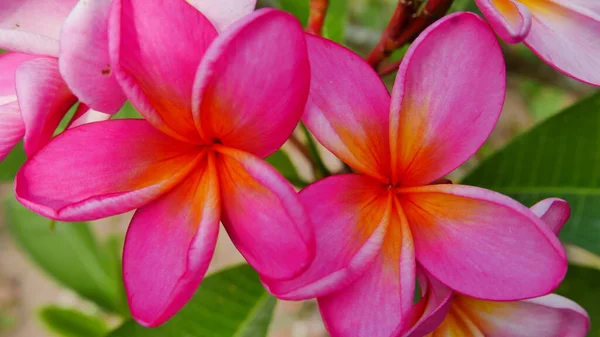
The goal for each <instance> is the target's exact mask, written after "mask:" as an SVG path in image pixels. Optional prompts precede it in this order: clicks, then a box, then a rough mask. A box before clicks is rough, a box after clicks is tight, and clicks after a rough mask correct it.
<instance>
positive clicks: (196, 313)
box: [108, 265, 275, 337]
mask: <svg viewBox="0 0 600 337" xmlns="http://www.w3.org/2000/svg"><path fill="white" fill-rule="evenodd" d="M274 307H275V298H273V297H271V296H270V295H269V294H267V292H266V291H265V290H264V288H263V287H262V285H261V283H260V281H259V279H258V275H257V274H256V272H255V271H254V270H253V269H252V268H250V267H249V266H247V265H243V266H238V267H234V268H230V269H227V270H224V271H221V272H218V273H216V274H212V275H210V276H209V277H207V278H206V279H205V280H204V281H203V282H202V285H201V286H200V289H199V290H198V292H197V293H196V295H195V296H194V297H193V298H192V300H191V301H190V302H189V303H188V305H187V306H186V307H185V308H184V309H183V310H181V312H179V313H178V314H177V315H175V316H174V317H173V318H172V319H171V320H169V321H168V322H167V323H166V324H164V325H162V326H160V327H158V328H155V329H146V328H144V327H142V326H140V325H138V324H137V323H135V322H133V321H130V322H127V323H125V324H124V325H123V326H121V327H120V328H119V329H117V330H116V331H114V332H113V333H111V334H110V335H108V337H196V336H197V337H228V336H230V337H263V336H266V334H267V330H268V328H269V324H270V322H271V318H272V314H273V308H274Z"/></svg>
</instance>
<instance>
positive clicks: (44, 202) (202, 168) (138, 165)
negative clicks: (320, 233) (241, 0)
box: [15, 0, 314, 326]
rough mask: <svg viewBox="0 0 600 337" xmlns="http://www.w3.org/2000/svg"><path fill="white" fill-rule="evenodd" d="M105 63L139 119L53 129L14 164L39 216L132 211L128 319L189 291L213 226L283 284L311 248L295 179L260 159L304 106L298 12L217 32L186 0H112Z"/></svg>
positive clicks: (156, 315) (208, 250) (70, 217)
mask: <svg viewBox="0 0 600 337" xmlns="http://www.w3.org/2000/svg"><path fill="white" fill-rule="evenodd" d="M109 45H110V55H111V61H112V62H111V67H112V69H113V72H114V73H115V76H116V78H117V80H118V81H119V83H120V85H121V87H122V88H123V91H124V92H125V94H126V95H127V98H128V99H129V100H130V101H131V102H132V103H133V104H134V105H135V106H136V107H137V109H138V110H139V111H140V113H141V114H142V115H143V116H144V117H146V120H136V119H132V120H113V121H103V122H97V123H92V124H86V125H83V126H80V127H77V128H74V129H71V130H68V131H67V132H65V133H63V134H61V135H60V136H58V137H57V138H56V139H55V140H53V141H52V142H51V143H50V144H48V145H47V146H46V147H45V148H44V149H42V150H41V151H40V152H38V153H37V154H36V155H35V156H33V157H32V158H31V159H30V160H29V161H28V162H27V163H26V164H25V165H24V166H23V168H22V169H21V171H20V172H19V173H18V176H17V181H16V186H15V191H16V195H17V198H18V199H19V201H21V202H22V203H23V204H24V205H26V206H27V207H29V208H30V209H32V210H33V211H35V212H37V213H40V214H42V215H45V216H46V217H49V218H52V219H58V220H67V221H80V220H92V219H98V218H103V217H106V216H110V215H114V214H118V213H123V212H127V211H130V210H134V209H137V211H136V212H135V215H134V216H133V219H132V221H131V224H130V226H129V229H128V232H127V237H126V240H125V248H124V253H123V275H124V281H125V288H126V290H127V295H128V299H129V305H130V308H131V311H132V314H133V317H134V318H135V319H136V320H137V321H138V322H140V323H141V324H143V325H146V326H156V325H159V324H161V323H162V322H164V321H165V320H167V319H168V318H169V317H171V316H172V315H173V314H175V313H176V312H177V311H178V310H179V309H180V308H181V307H182V306H183V305H184V304H185V303H186V302H187V301H188V300H189V298H190V297H191V296H192V295H193V293H194V292H195V290H196V289H197V287H198V285H199V284H200V283H201V281H202V279H203V277H204V274H205V272H206V270H207V268H208V265H209V263H210V260H211V257H212V254H213V251H214V249H215V244H216V240H217V234H218V231H219V222H220V221H221V222H222V223H223V225H224V227H225V229H226V230H227V232H228V234H229V236H230V238H231V240H232V241H233V243H234V244H235V245H236V247H237V248H238V250H239V251H240V252H241V254H242V255H243V256H244V257H245V258H246V260H247V261H248V263H249V264H250V265H252V266H253V267H254V268H255V269H256V270H257V271H258V272H259V273H260V274H261V276H262V277H263V278H265V279H273V280H285V279H291V278H293V277H295V276H297V275H299V274H300V273H302V272H303V271H304V270H305V269H306V268H307V267H308V265H309V264H310V263H311V261H312V259H313V257H314V237H313V232H312V231H311V227H310V226H309V225H308V220H307V217H306V215H305V211H304V207H303V206H302V204H301V203H300V200H299V198H298V195H297V193H296V191H295V190H294V188H293V187H292V186H291V185H290V184H289V183H288V182H287V181H286V180H285V179H284V178H283V177H282V176H281V175H280V174H279V173H277V171H275V169H273V168H272V167H271V166H269V165H268V164H267V163H265V162H264V161H263V160H261V159H260V158H261V157H265V156H267V155H269V154H271V153H273V152H274V151H276V150H277V149H278V148H279V147H280V146H281V145H282V144H283V143H284V142H285V140H286V139H287V138H288V137H289V135H290V134H291V132H292V131H293V130H294V128H295V126H296V124H297V123H298V121H299V120H300V117H301V116H302V113H303V108H304V104H305V102H306V99H307V96H308V91H309V81H310V66H309V61H308V55H307V48H306V42H305V38H304V33H303V32H302V27H301V26H300V23H299V22H298V20H296V19H295V18H294V17H293V16H291V15H290V14H287V13H285V12H281V11H276V10H261V11H257V12H254V13H252V14H250V15H248V16H246V17H244V18H242V19H241V20H239V21H237V22H236V23H234V24H232V25H231V26H229V27H227V28H226V29H224V30H223V31H222V33H221V34H218V33H217V30H216V29H215V28H214V27H213V25H212V24H211V22H209V21H208V20H207V19H206V18H205V16H204V15H202V13H201V12H199V11H198V10H196V9H195V8H194V7H192V6H191V5H189V4H188V3H186V2H185V1H161V0H145V1H136V0H116V1H113V5H112V8H111V11H110V19H109Z"/></svg>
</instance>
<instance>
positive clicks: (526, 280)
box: [263, 13, 567, 337]
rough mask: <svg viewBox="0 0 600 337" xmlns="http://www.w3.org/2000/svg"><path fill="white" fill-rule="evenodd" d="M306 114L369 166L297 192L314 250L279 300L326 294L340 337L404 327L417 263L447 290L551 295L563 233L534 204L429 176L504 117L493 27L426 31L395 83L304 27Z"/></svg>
mask: <svg viewBox="0 0 600 337" xmlns="http://www.w3.org/2000/svg"><path fill="white" fill-rule="evenodd" d="M307 41H308V50H309V58H310V63H311V74H312V77H311V89H310V95H309V100H308V103H307V107H306V110H305V115H304V117H303V121H304V123H305V124H306V125H307V127H308V128H309V129H310V130H311V131H312V132H313V133H314V135H315V136H316V137H317V139H318V140H319V141H320V142H321V143H322V144H323V145H324V146H325V147H327V148H328V149H329V150H330V151H332V152H333V153H334V154H335V155H336V156H337V157H339V158H340V159H342V160H343V161H345V162H346V163H347V164H348V165H350V166H351V167H352V168H354V169H355V170H356V171H358V172H359V173H356V174H346V175H337V176H332V177H329V178H326V179H323V180H321V181H318V182H316V183H315V184H312V185H310V186H309V187H307V188H306V189H304V190H303V191H302V192H301V193H300V198H301V200H302V202H303V203H304V205H305V206H306V208H307V212H308V213H309V217H310V219H311V222H312V223H313V224H314V230H315V235H316V240H317V252H316V257H315V261H314V262H313V263H312V265H311V266H310V268H309V269H307V271H306V272H305V273H304V274H302V275H301V276H300V277H298V278H296V279H294V280H291V281H285V282H280V281H272V280H266V279H264V280H263V283H264V284H265V285H266V286H267V288H268V289H269V290H270V291H271V292H272V293H273V294H275V295H276V296H278V297H281V298H283V299H293V300H298V299H305V298H311V297H318V303H319V308H320V310H321V314H322V316H323V319H324V322H325V324H326V326H327V328H328V330H329V332H330V333H331V335H332V336H371V337H377V336H386V337H387V336H391V335H392V334H394V333H395V332H396V333H397V332H399V331H401V330H402V329H403V325H405V324H407V323H406V322H407V321H406V317H407V315H408V314H409V311H410V310H411V307H412V301H413V295H414V287H415V282H416V280H415V274H416V270H415V269H416V265H417V262H418V263H419V264H420V265H421V266H423V268H424V269H425V270H427V271H428V272H429V273H431V274H432V275H434V276H435V277H436V278H437V279H439V280H440V281H441V282H443V283H444V284H445V285H446V286H447V287H449V288H451V289H453V290H456V291H459V292H461V293H465V294H468V295H470V296H474V297H478V298H485V299H489V300H502V301H506V300H518V299H523V298H530V297H536V296H541V295H545V294H547V293H549V292H550V291H551V290H552V289H554V288H555V286H556V285H557V284H558V283H559V282H560V281H561V280H562V278H563V277H564V275H565V272H566V266H567V263H566V258H565V253H564V250H563V249H562V247H561V245H560V242H559V241H558V239H557V238H556V236H555V235H554V234H553V233H552V232H551V231H550V230H549V229H548V228H547V227H546V226H545V225H544V224H543V222H542V221H541V220H540V219H539V218H538V217H536V216H535V215H534V214H533V213H532V212H531V211H530V210H529V209H528V208H527V207H525V206H523V205H521V204H519V203H518V202H516V201H514V200H512V199H510V198H508V197H506V196H503V195H501V194H498V193H495V192H492V191H488V190H485V189H481V188H476V187H470V186H461V185H451V184H430V183H432V182H435V181H436V180H438V179H439V178H441V177H443V176H444V175H446V174H447V173H449V172H451V171H452V170H454V169H455V168H456V167H458V166H459V165H460V164H462V163H463V162H464V161H466V160H467V159H468V158H469V157H470V156H471V155H472V154H473V153H475V151H476V150H477V149H478V148H479V147H480V146H481V145H482V143H483V142H484V141H485V139H486V138H487V137H488V136H489V134H490V132H491V131H492V129H493V127H494V125H495V124H496V122H497V120H498V117H499V114H500V111H501V109H502V105H503V102H504V94H505V84H506V83H505V75H506V74H505V67H504V61H503V59H502V53H501V50H500V47H499V44H498V41H497V39H496V38H495V36H494V34H493V32H492V31H491V30H490V29H489V26H488V25H487V24H486V23H485V22H484V21H483V20H482V19H480V18H479V17H477V16H476V15H474V14H469V13H459V14H453V15H449V16H447V17H445V18H443V19H441V20H440V21H438V22H436V23H435V24H433V25H432V26H431V27H430V28H428V29H427V30H426V31H425V32H424V33H423V34H422V35H421V36H420V37H419V38H418V39H417V40H416V41H415V42H414V43H413V45H412V46H411V48H410V49H409V51H408V52H407V54H406V56H405V58H404V62H403V63H402V65H401V66H400V70H399V74H398V77H397V79H396V83H395V86H394V90H393V93H392V95H391V98H390V95H389V94H388V91H387V89H386V87H385V86H384V84H383V83H382V81H381V80H380V79H379V77H378V76H377V74H376V73H375V72H374V71H373V70H372V69H371V68H370V67H369V66H368V65H367V64H366V63H365V62H364V61H363V60H362V59H361V58H360V57H359V56H358V55H356V54H354V53H352V52H351V51H349V50H347V49H345V48H344V47H342V46H340V45H338V44H336V43H334V42H331V41H328V40H325V39H322V38H319V37H314V36H308V37H307Z"/></svg>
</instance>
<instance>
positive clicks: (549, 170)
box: [463, 93, 600, 255]
mask: <svg viewBox="0 0 600 337" xmlns="http://www.w3.org/2000/svg"><path fill="white" fill-rule="evenodd" d="M599 130H600V93H599V94H596V95H594V96H592V97H590V98H588V99H585V100H583V101H581V102H579V103H578V104H576V105H574V106H572V107H570V108H568V109H566V110H565V111H563V112H561V113H559V114H558V115H555V116H553V117H551V118H549V119H547V120H546V121H545V122H543V123H541V124H540V125H538V126H537V127H535V128H534V129H533V130H531V131H529V132H527V133H526V134H524V135H522V136H521V137H518V138H517V139H515V140H514V141H513V142H512V143H510V144H509V145H508V146H506V147H505V148H504V149H502V150H500V151H498V152H497V153H495V154H494V155H492V156H491V157H489V158H488V159H487V160H485V161H484V162H483V163H481V165H479V166H478V167H477V168H476V169H475V170H473V171H472V172H471V173H470V174H469V175H468V176H467V177H466V178H465V179H464V180H463V183H465V184H468V185H475V186H481V187H485V188H489V189H491V190H495V191H498V192H500V193H503V194H507V195H509V196H511V197H513V198H515V199H517V200H519V201H521V202H522V203H524V204H525V205H532V204H534V203H535V202H537V201H539V200H541V199H544V198H548V197H559V198H563V199H565V200H567V201H568V202H569V203H570V204H571V207H572V213H571V219H570V220H569V222H568V223H567V225H566V226H565V227H564V229H563V230H562V233H561V235H560V237H561V239H563V240H564V241H566V242H569V243H572V244H574V245H576V246H580V247H582V248H584V249H587V250H589V251H590V252H592V253H594V254H596V255H600V131H599Z"/></svg>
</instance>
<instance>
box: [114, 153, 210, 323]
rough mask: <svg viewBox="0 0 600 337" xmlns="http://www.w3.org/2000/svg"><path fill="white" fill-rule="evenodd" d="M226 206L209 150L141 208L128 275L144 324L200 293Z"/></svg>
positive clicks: (136, 314)
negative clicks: (189, 170) (169, 187)
mask: <svg viewBox="0 0 600 337" xmlns="http://www.w3.org/2000/svg"><path fill="white" fill-rule="evenodd" d="M220 212H221V209H220V199H219V182H218V178H217V172H216V167H215V159H214V156H213V155H209V156H207V157H206V158H205V159H204V162H203V163H202V164H200V166H198V167H197V168H196V169H195V170H194V173H193V174H191V175H190V176H188V177H187V178H186V179H185V181H183V182H182V183H180V184H179V185H178V186H177V187H175V188H174V189H172V190H171V191H170V192H168V193H167V194H165V195H163V196H162V197H161V198H159V199H157V200H155V201H153V202H152V203H150V204H148V205H146V206H144V207H142V208H140V209H139V210H138V211H137V212H136V213H135V215H134V216H133V220H131V224H130V226H129V230H128V231H127V238H126V240H125V249H124V251H123V278H124V281H125V288H126V290H127V297H128V299H129V308H130V309H131V314H132V316H133V318H134V319H135V320H136V321H138V322H139V323H140V324H142V325H144V326H147V327H154V326H157V325H160V324H162V323H164V322H165V321H166V320H168V319H169V318H170V317H171V316H173V315H174V314H175V313H177V312H178V311H179V310H180V309H181V308H182V307H183V306H184V305H185V304H186V303H187V301H188V300H189V299H190V298H191V297H192V295H194V293H195V292H196V289H197V288H198V286H199V285H200V282H201V281H202V279H203V278H204V274H205V273H206V270H207V268H208V265H209V263H210V260H211V258H212V255H213V252H214V249H215V245H216V242H217V236H218V235H217V234H218V232H219V214H220Z"/></svg>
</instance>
